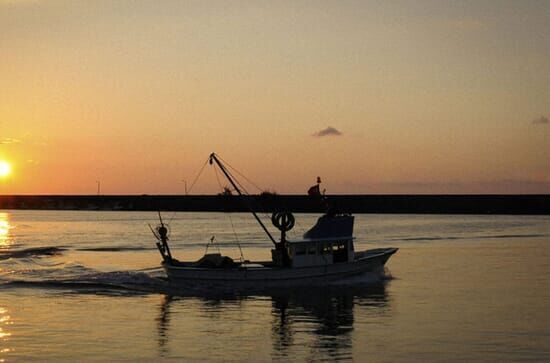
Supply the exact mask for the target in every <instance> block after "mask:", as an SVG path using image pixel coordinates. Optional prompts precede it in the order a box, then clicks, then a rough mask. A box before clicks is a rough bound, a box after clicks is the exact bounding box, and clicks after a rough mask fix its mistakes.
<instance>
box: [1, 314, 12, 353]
mask: <svg viewBox="0 0 550 363" xmlns="http://www.w3.org/2000/svg"><path fill="white" fill-rule="evenodd" d="M7 313H8V311H7V310H6V309H4V308H0V342H2V341H5V340H7V339H8V338H9V337H10V336H11V333H9V332H7V331H6V330H5V326H6V325H11V321H10V316H9V315H8V314H7ZM9 351H10V350H9V349H8V348H2V349H1V350H0V353H7V352H9ZM1 359H2V357H1V356H0V360H1Z"/></svg>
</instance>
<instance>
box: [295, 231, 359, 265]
mask: <svg viewBox="0 0 550 363" xmlns="http://www.w3.org/2000/svg"><path fill="white" fill-rule="evenodd" d="M287 246H288V247H287V248H288V255H289V257H290V261H291V265H292V267H306V266H323V265H332V264H335V263H340V262H350V261H353V259H354V258H355V252H354V249H353V237H347V238H340V239H334V238H319V239H303V240H298V241H288V244H287Z"/></svg>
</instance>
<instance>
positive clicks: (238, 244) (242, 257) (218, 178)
mask: <svg viewBox="0 0 550 363" xmlns="http://www.w3.org/2000/svg"><path fill="white" fill-rule="evenodd" d="M214 174H215V175H216V180H217V181H218V186H219V187H220V190H223V187H222V183H221V182H220V177H219V175H218V169H216V168H214ZM225 214H226V215H227V216H228V217H229V222H230V223H231V229H232V230H233V235H234V236H235V241H237V247H239V252H240V254H241V262H244V255H243V249H242V248H241V242H240V241H239V237H238V236H237V232H236V231H235V226H234V224H233V218H231V214H230V213H228V212H226V213H225Z"/></svg>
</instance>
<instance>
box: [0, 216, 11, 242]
mask: <svg viewBox="0 0 550 363" xmlns="http://www.w3.org/2000/svg"><path fill="white" fill-rule="evenodd" d="M11 228H12V226H11V225H10V222H9V214H8V213H5V212H3V213H0V249H1V248H4V247H7V246H8V245H9V244H10V241H11V239H10V229H11Z"/></svg>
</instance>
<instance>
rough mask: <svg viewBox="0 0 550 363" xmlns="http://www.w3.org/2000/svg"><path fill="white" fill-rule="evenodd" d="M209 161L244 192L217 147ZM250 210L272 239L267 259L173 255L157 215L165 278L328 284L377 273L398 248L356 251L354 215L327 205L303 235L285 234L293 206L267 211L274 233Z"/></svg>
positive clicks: (248, 284) (262, 285) (273, 284)
mask: <svg viewBox="0 0 550 363" xmlns="http://www.w3.org/2000/svg"><path fill="white" fill-rule="evenodd" d="M209 163H210V164H211V165H212V164H214V166H215V167H218V168H219V169H220V170H221V172H222V173H223V174H224V176H225V177H226V178H227V180H228V181H229V183H231V185H232V186H233V188H234V190H235V191H236V192H237V193H238V194H239V196H243V193H242V191H241V189H240V188H239V186H238V185H237V184H238V183H236V182H235V180H234V176H233V175H232V173H231V172H230V171H229V170H228V169H227V168H226V166H225V165H224V163H222V162H221V161H220V159H219V158H218V156H217V155H216V154H215V153H212V154H211V155H210V157H209ZM250 212H251V213H252V215H253V216H254V218H255V219H256V221H257V222H258V224H259V226H260V227H261V228H262V229H263V231H264V232H265V234H266V236H267V238H269V239H270V240H271V242H272V243H273V245H274V246H273V249H272V250H271V260H270V261H248V260H243V261H234V260H233V259H232V258H230V257H228V256H223V255H221V253H205V255H204V256H203V257H202V258H201V259H199V260H198V261H180V260H178V259H176V258H174V257H173V256H172V253H171V251H170V246H169V236H168V231H169V229H168V228H167V225H166V224H165V223H164V222H163V220H162V218H161V219H160V224H159V225H157V226H156V227H155V228H152V230H153V234H154V235H155V237H156V238H157V242H156V246H157V248H158V250H159V252H160V255H161V256H162V267H163V268H164V270H165V271H166V275H167V277H168V279H169V281H170V282H171V283H176V284H178V283H181V284H187V285H189V284H191V285H194V284H200V285H208V284H218V285H223V286H230V287H233V286H234V287H253V288H270V287H291V286H311V285H328V284H331V283H333V282H337V281H340V280H345V279H349V278H350V277H354V276H360V275H365V274H372V275H380V274H381V273H383V271H384V265H385V264H386V262H387V261H388V259H389V258H390V257H391V256H392V255H393V254H394V253H396V252H397V250H398V249H397V248H394V247H388V248H376V249H369V250H365V251H355V248H354V239H355V238H354V236H353V225H354V217H353V216H352V215H350V214H343V213H336V212H334V211H331V210H329V211H327V213H326V214H324V215H322V216H321V217H319V219H318V220H317V222H316V223H315V225H313V226H312V227H311V228H310V229H309V230H308V231H307V232H306V233H305V234H304V235H303V238H301V239H288V238H287V232H288V231H290V230H291V229H292V228H293V227H294V224H295V218H294V216H293V214H292V213H291V212H288V211H277V212H274V213H273V214H272V216H271V222H272V223H273V225H274V226H275V227H276V228H277V229H278V230H279V231H280V238H279V239H275V237H273V235H272V234H271V233H270V232H269V230H268V229H267V228H266V226H265V224H264V223H263V222H262V220H261V219H260V218H259V217H258V215H257V214H256V212H255V211H254V210H253V209H252V208H250ZM159 216H160V213H159Z"/></svg>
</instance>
